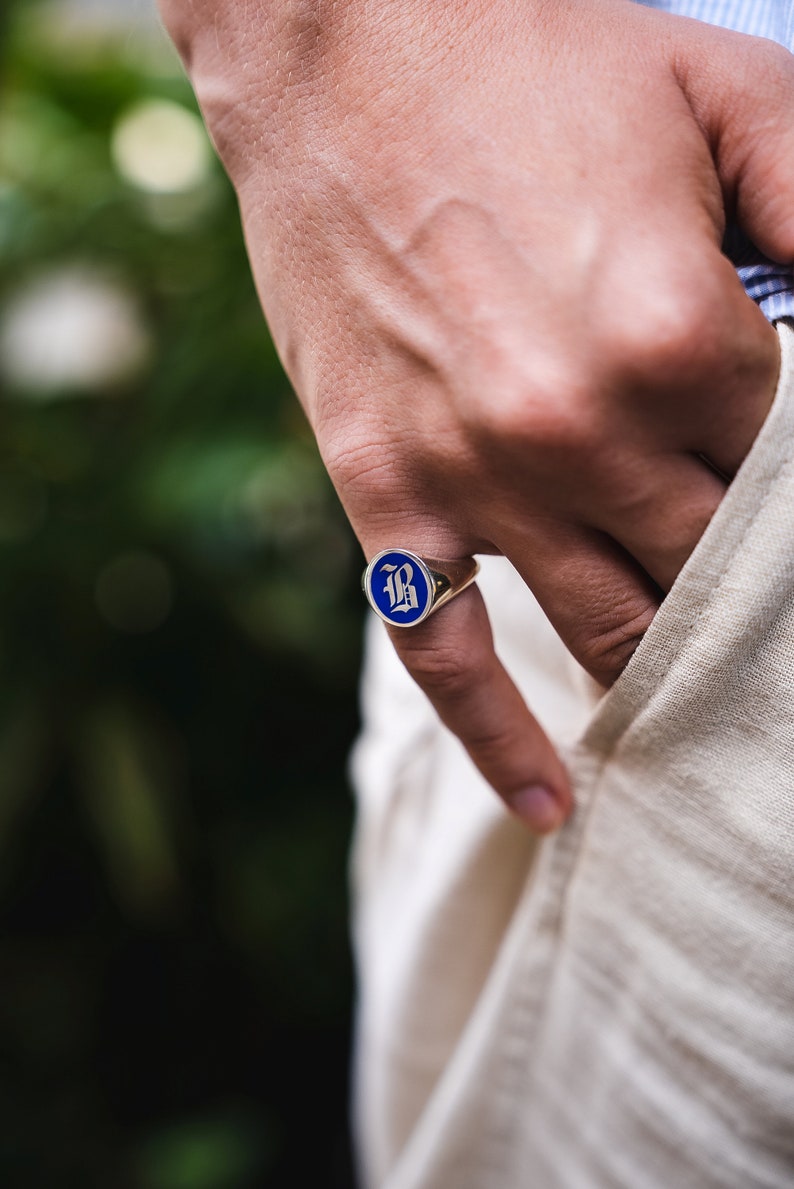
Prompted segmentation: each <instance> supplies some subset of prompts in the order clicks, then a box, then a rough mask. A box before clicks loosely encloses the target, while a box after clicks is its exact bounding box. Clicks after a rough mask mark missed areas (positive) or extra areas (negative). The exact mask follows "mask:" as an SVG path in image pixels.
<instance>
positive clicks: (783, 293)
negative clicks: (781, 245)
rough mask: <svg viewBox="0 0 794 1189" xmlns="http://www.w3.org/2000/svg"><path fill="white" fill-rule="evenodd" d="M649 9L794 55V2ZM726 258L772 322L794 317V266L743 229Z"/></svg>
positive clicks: (697, 1)
mask: <svg viewBox="0 0 794 1189" xmlns="http://www.w3.org/2000/svg"><path fill="white" fill-rule="evenodd" d="M638 2H639V3H641V4H645V5H647V6H648V7H649V8H659V9H663V10H664V11H665V12H674V13H677V14H678V15H679V16H687V17H696V18H697V19H698V20H701V21H708V22H709V23H710V24H712V25H722V26H723V27H724V28H726V29H734V30H736V31H737V32H738V33H750V34H752V35H753V36H755V37H768V38H769V39H770V40H771V41H777V42H779V43H780V45H783V46H785V47H786V49H788V50H790V51H792V52H794V0H638ZM724 248H725V252H726V254H727V255H728V256H729V257H730V259H731V260H732V261H733V263H734V264H735V265H736V268H737V270H738V272H739V276H740V277H741V279H742V283H743V285H744V287H745V289H746V290H747V292H748V294H749V295H750V297H752V298H753V300H754V301H757V302H758V304H759V306H760V307H761V309H762V310H763V311H764V313H765V314H766V316H767V318H769V320H770V321H774V320H775V319H776V318H786V317H789V318H790V317H794V265H785V264H776V263H774V262H773V261H771V260H768V259H767V257H766V256H763V255H762V254H761V253H760V252H759V251H758V249H757V248H755V247H754V246H753V245H752V244H751V243H750V241H749V240H748V239H747V237H746V236H745V235H743V234H742V233H741V231H740V230H739V229H738V228H737V227H730V228H729V229H728V232H727V234H726V237H725V244H724Z"/></svg>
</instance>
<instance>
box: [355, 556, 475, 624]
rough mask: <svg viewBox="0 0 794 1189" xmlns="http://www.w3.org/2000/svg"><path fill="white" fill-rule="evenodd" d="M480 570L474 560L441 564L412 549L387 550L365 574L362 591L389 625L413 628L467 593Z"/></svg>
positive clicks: (467, 559) (368, 567)
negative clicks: (452, 600) (456, 597)
mask: <svg viewBox="0 0 794 1189" xmlns="http://www.w3.org/2000/svg"><path fill="white" fill-rule="evenodd" d="M479 568H480V567H479V565H478V563H477V562H476V561H475V560H474V558H473V557H465V558H462V559H461V560H459V561H439V560H438V559H437V558H432V557H420V556H419V554H418V553H413V552H412V551H411V550H410V549H383V550H382V551H381V552H380V553H376V555H375V556H374V557H373V559H372V561H371V562H370V563H369V565H368V566H367V568H366V570H365V571H364V573H363V575H362V578H361V589H362V590H363V591H364V594H365V595H366V597H367V602H368V603H369V605H370V607H371V608H372V610H373V611H374V612H375V614H376V615H379V616H380V617H381V619H382V620H384V622H385V623H388V624H391V626H392V627H398V628H412V627H416V625H417V624H418V623H422V621H423V620H425V619H427V617H428V615H432V614H433V612H434V611H437V610H438V608H439V607H443V606H444V604H445V603H448V602H449V601H450V599H454V598H455V596H456V595H459V594H460V593H461V591H462V590H465V589H466V587H467V586H469V585H470V584H471V583H472V582H473V581H474V579H475V577H476V575H477V571H478V570H479Z"/></svg>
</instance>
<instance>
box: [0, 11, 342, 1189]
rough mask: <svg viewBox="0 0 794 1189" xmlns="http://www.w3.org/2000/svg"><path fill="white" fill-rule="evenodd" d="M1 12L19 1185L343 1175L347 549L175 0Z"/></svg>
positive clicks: (11, 947)
mask: <svg viewBox="0 0 794 1189" xmlns="http://www.w3.org/2000/svg"><path fill="white" fill-rule="evenodd" d="M1 11H2V16H1V17H0V22H1V23H2V28H1V29H0V39H1V41H0V44H1V45H2V50H1V51H0V53H1V56H2V92H0V260H2V273H1V274H0V382H1V383H2V395H1V396H0V430H1V432H0V674H1V676H0V1061H1V1062H2V1067H1V1073H0V1185H2V1186H3V1189H17V1187H23V1189H28V1187H31V1186H47V1187H48V1189H65V1187H71V1186H74V1187H79V1189H93V1187H94V1186H101V1187H103V1189H104V1187H112V1189H247V1187H261V1186H293V1185H294V1186H298V1185H305V1184H306V1185H318V1186H320V1185H321V1186H323V1189H335V1187H339V1189H342V1187H347V1186H350V1185H351V1183H352V1177H351V1172H350V1157H349V1145H348V1139H347V1121H346V1120H347V1092H348V1091H347V1058H348V1046H349V1011H350V1002H351V997H352V996H351V976H350V964H349V955H348V950H347V940H346V929H347V926H346V904H345V894H346V887H345V884H346V862H347V845H348V836H349V830H350V818H351V803H350V795H349V791H348V789H347V786H346V782H345V761H346V755H347V751H348V748H349V745H350V742H351V740H352V738H353V736H354V733H355V729H356V697H355V686H356V674H357V667H358V662H359V649H360V631H361V612H360V596H359V594H358V591H357V589H356V574H357V571H358V569H359V565H360V562H359V557H358V554H357V550H356V547H355V544H354V542H353V541H352V538H351V536H350V533H349V531H348V529H347V527H346V525H345V522H344V519H343V517H342V514H341V512H340V510H339V508H338V506H337V504H336V501H335V497H334V496H333V493H332V492H331V490H330V488H329V485H328V483H327V480H326V479H325V477H324V474H323V471H322V469H321V467H320V465H319V462H318V459H317V457H316V454H315V450H314V447H313V443H312V439H311V436H310V434H309V432H308V430H307V428H306V426H305V424H304V422H303V420H302V416H301V414H300V412H299V410H298V407H297V405H296V403H295V400H294V398H293V397H292V395H291V393H290V391H289V386H288V384H287V382H286V381H285V379H284V376H283V374H282V372H281V370H280V367H279V365H278V362H277V360H276V357H275V354H274V352H273V349H272V346H271V345H270V343H269V340H268V337H267V333H266V331H265V328H264V324H263V321H262V317H261V314H260V311H259V308H258V305H257V302H256V298H255V295H254V292H253V286H252V283H251V280H250V276H249V271H248V266H247V263H246V259H245V253H244V249H243V245H242V240H241V234H240V229H239V222H238V215H237V209H236V205H235V201H234V196H233V194H232V193H231V191H230V187H229V185H228V183H227V182H226V180H225V178H224V176H223V173H222V171H221V169H220V167H219V166H218V164H217V162H216V161H215V159H214V157H213V155H212V152H211V150H210V148H209V145H208V142H207V140H206V137H205V135H204V132H203V130H202V127H201V124H200V121H199V120H198V118H197V116H196V114H195V113H196V108H195V104H194V101H193V98H192V95H191V92H190V89H189V87H188V85H187V83H186V82H185V80H184V78H183V76H182V74H181V70H180V68H179V66H178V63H177V61H176V58H175V55H174V53H173V51H172V50H171V48H170V46H169V45H168V43H167V42H166V39H165V37H164V35H163V34H162V32H161V31H160V30H159V28H158V26H157V24H156V21H155V20H154V19H153V16H152V13H151V10H150V8H149V7H148V5H147V4H144V3H143V0H140V2H139V3H136V2H134V0H126V2H125V0H116V2H115V3H111V0H95V2H92V0H56V2H52V0H46V2H45V0H41V2H38V3H37V2H36V0H23V2H22V3H16V4H12V5H11V6H10V7H8V6H7V7H6V8H5V9H3V10H1Z"/></svg>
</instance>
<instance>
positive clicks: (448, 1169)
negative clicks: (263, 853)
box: [353, 323, 794, 1189]
mask: <svg viewBox="0 0 794 1189" xmlns="http://www.w3.org/2000/svg"><path fill="white" fill-rule="evenodd" d="M778 330H779V333H780V337H781V346H782V372H781V379H780V381H779V384H778V392H777V396H776V399H775V403H774V406H773V408H772V411H771V412H770V414H769V417H768V419H767V421H766V424H765V426H764V428H763V429H762V431H761V433H760V435H759V437H758V439H757V441H756V443H755V445H754V447H753V449H752V452H751V454H750V456H749V457H748V459H747V460H746V462H745V463H744V465H743V467H742V469H741V471H740V472H739V475H738V476H737V478H736V479H735V481H734V482H733V484H732V485H731V487H730V489H729V491H728V493H727V495H726V497H725V499H724V501H723V503H722V505H721V506H720V508H719V510H718V512H717V514H716V515H715V517H714V519H713V521H712V523H711V524H710V526H709V528H708V530H707V531H706V533H705V535H704V537H703V539H702V540H701V542H700V543H699V545H698V547H697V549H696V550H695V553H694V554H693V556H692V557H691V558H690V560H689V562H688V563H687V565H686V567H685V568H684V570H683V572H682V573H681V575H680V577H679V578H678V580H677V582H676V584H675V586H674V587H673V589H672V591H671V592H670V594H669V595H668V597H667V598H666V599H665V601H664V603H663V605H662V607H661V610H660V611H659V613H658V615H657V616H656V619H655V620H654V622H653V624H652V626H651V628H650V630H649V632H648V634H647V636H646V637H645V639H644V641H643V643H642V644H641V646H640V648H639V649H638V651H637V653H636V655H635V656H634V658H633V659H632V661H631V663H630V664H629V666H628V668H627V669H626V671H625V673H624V674H623V675H622V676H621V677H620V679H619V680H618V682H617V684H616V685H615V686H614V687H613V688H612V689H611V690H610V691H609V692H608V693H606V694H604V693H603V691H601V690H600V688H599V687H597V686H595V685H594V683H592V682H591V681H590V680H589V679H588V678H587V677H586V676H585V675H584V673H583V671H582V670H581V669H580V668H579V667H578V666H577V665H576V664H575V662H574V661H573V660H572V659H571V658H570V657H569V656H568V654H567V653H566V651H565V650H564V648H563V647H562V645H561V644H560V642H559V641H558V639H557V637H556V636H555V634H554V632H553V631H552V629H551V628H550V626H549V625H548V623H547V622H546V620H545V619H544V617H543V615H542V613H541V612H540V610H539V608H538V607H537V605H536V604H535V603H534V601H533V599H532V597H531V595H529V593H528V592H527V590H526V588H525V587H524V586H523V584H522V583H521V581H520V580H519V579H518V578H517V576H516V575H515V573H514V572H513V571H512V569H511V568H510V566H509V565H508V563H506V562H505V561H504V560H503V559H499V558H493V559H488V558H486V559H485V565H484V567H483V573H482V580H481V588H482V590H483V594H484V595H485V598H486V601H487V602H488V605H489V609H490V610H491V614H492V620H493V625H494V631H495V635H496V641H497V647H498V649H499V651H500V654H501V655H502V656H503V658H504V659H505V661H506V663H507V665H508V667H509V669H510V670H511V672H512V673H513V675H514V677H515V679H516V681H517V682H518V685H519V686H520V688H521V690H522V692H523V693H524V695H525V697H526V699H527V702H528V704H529V705H530V706H531V707H532V709H533V710H534V711H535V713H536V714H537V715H538V717H539V719H540V720H541V722H542V723H543V726H544V727H545V729H546V730H547V731H548V733H549V735H550V736H551V738H552V739H553V740H554V742H555V743H556V744H557V746H558V747H559V749H560V751H561V753H562V755H563V758H564V759H565V761H566V763H567V765H568V767H569V770H570V772H571V773H572V776H573V781H574V789H575V793H576V812H575V814H574V816H573V817H572V819H571V821H570V822H569V823H568V824H567V825H566V826H565V827H564V828H563V829H562V830H561V831H560V832H559V833H558V834H556V835H554V836H552V837H549V838H548V839H546V840H545V841H543V842H540V843H536V842H534V841H533V840H532V839H531V838H530V837H529V836H528V834H527V833H526V831H525V830H524V828H523V827H522V826H521V825H519V824H518V823H516V822H515V821H513V820H512V819H511V818H510V817H509V816H508V814H507V812H506V811H505V810H504V808H503V807H502V805H501V803H500V802H499V801H498V800H497V798H496V796H495V795H494V794H493V793H492V792H491V791H490V790H489V788H488V787H487V786H486V784H485V783H484V781H483V780H482V779H481V778H480V777H479V776H478V775H477V774H476V773H475V772H474V771H473V769H472V767H471V765H470V763H469V761H468V759H467V757H466V755H465V753H464V752H463V750H462V748H461V747H460V745H459V744H458V742H457V741H456V740H455V739H454V738H453V737H452V736H451V735H450V734H449V733H448V732H447V731H446V730H445V729H444V728H443V727H442V726H441V725H440V724H439V723H438V721H437V720H436V718H435V717H434V714H433V712H432V711H431V710H430V709H429V706H428V704H427V703H426V701H425V699H424V697H423V695H422V694H421V693H420V692H419V691H418V690H417V689H416V688H415V687H414V685H413V684H412V682H411V680H410V679H409V678H408V676H407V675H406V674H405V672H404V671H403V670H402V668H401V666H400V664H399V662H398V661H397V660H396V658H395V656H394V654H393V652H392V651H391V646H390V644H389V643H388V640H387V638H386V636H385V632H383V631H382V628H381V625H380V624H379V623H377V624H373V625H372V628H371V631H372V634H371V637H370V641H369V643H370V645H371V647H370V654H369V662H368V668H367V672H366V674H365V682H364V696H365V728H364V733H363V735H362V738H361V740H360V742H359V744H358V746H357V750H356V753H355V756H354V763H353V768H354V776H355V783H356V787H357V790H358V795H359V799H360V810H359V824H358V832H357V838H356V842H355V846H354V854H353V884H354V896H355V905H356V916H355V945H356V951H357V958H358V963H359V973H360V1004H359V1016H358V1043H357V1057H356V1104H355V1113H356V1125H357V1131H358V1140H359V1148H360V1152H361V1162H362V1166H363V1173H362V1181H363V1184H364V1185H366V1186H368V1187H370V1189H618V1187H619V1189H712V1187H713V1189H761V1187H763V1189H783V1187H784V1186H785V1187H792V1186H794V1010H792V1009H793V1007H794V328H792V326H791V325H789V324H787V323H782V324H779V325H778ZM442 614H443V612H442Z"/></svg>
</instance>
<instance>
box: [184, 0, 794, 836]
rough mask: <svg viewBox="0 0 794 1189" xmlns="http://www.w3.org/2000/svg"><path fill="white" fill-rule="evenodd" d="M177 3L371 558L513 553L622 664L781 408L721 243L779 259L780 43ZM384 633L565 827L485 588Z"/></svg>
mask: <svg viewBox="0 0 794 1189" xmlns="http://www.w3.org/2000/svg"><path fill="white" fill-rule="evenodd" d="M164 11H165V16H166V20H167V22H168V24H169V27H170V30H171V32H172V34H173V36H174V37H175V39H176V41H177V44H178V45H179V46H180V49H181V50H182V52H183V55H184V57H185V60H186V62H187V64H188V68H189V70H190V72H191V75H192V78H193V82H194V85H195V87H196V90H197V94H198V96H199V99H200V101H201V103H202V106H203V109H204V112H205V115H206V118H207V121H208V125H209V128H210V131H211V133H212V134H213V136H214V138H215V141H216V143H217V145H218V147H219V150H220V152H221V154H222V156H223V158H224V161H225V163H226V166H227V168H228V170H229V172H230V175H231V177H232V180H233V181H234V183H235V185H236V187H237V190H238V193H239V196H240V201H241V206H242V212H243V220H244V226H245V231H246V236H247V239H248V245H249V250H250V255H251V260H252V264H253V268H254V272H255V275H256V279H257V283H258V286H259V291H260V295H261V298H262V302H263V305H264V308H265V312H266V315H267V317H268V321H269V323H270V326H271V329H272V331H273V335H274V338H275V341H276V344H277V347H278V349H279V351H280V353H281V355H282V358H283V360H284V362H285V365H286V367H287V370H288V372H289V375H290V377H291V379H292V381H293V383H294V385H295V388H296V390H297V392H298V395H299V396H300V399H301V400H302V402H303V404H304V406H305V408H306V411H307V414H308V416H309V418H310V420H311V423H312V425H313V427H314V430H315V433H316V435H317V440H318V443H319V447H320V450H321V452H322V455H323V458H324V460H325V463H326V465H327V467H328V470H329V473H330V475H331V478H332V480H333V482H334V483H335V485H336V488H337V490H338V492H339V495H340V498H341V499H342V502H343V504H344V506H345V508H346V510H347V512H348V514H349V516H350V520H351V522H352V524H353V527H354V529H355V531H356V533H357V534H358V537H359V540H360V541H361V544H362V547H363V549H364V552H365V554H366V555H367V557H371V556H372V555H373V554H374V553H376V552H378V551H379V550H381V549H384V548H386V547H389V546H406V547H408V548H410V549H413V550H414V551H415V552H417V553H420V554H425V555H428V556H431V557H448V558H455V557H463V556H466V555H469V554H473V553H502V554H504V555H505V556H506V557H508V558H509V559H510V561H511V562H512V563H513V565H514V566H515V567H516V568H517V570H518V571H519V572H520V574H521V575H522V576H523V578H524V579H525V581H526V582H527V584H528V586H530V587H531V589H532V590H533V592H534V593H535V595H536V596H537V598H538V600H539V601H540V603H541V605H542V606H543V608H544V610H545V611H546V613H547V615H548V616H549V618H550V619H551V621H552V623H553V624H554V625H555V627H556V628H557V630H558V632H559V633H560V635H561V637H562V639H563V640H564V641H565V643H566V644H567V645H568V647H569V648H570V649H571V651H572V652H573V654H574V656H576V657H577V659H578V660H579V661H580V662H581V663H582V664H583V665H584V666H585V668H586V669H587V670H588V671H589V672H590V673H591V674H592V675H593V676H594V677H596V678H597V679H598V680H599V681H601V682H602V683H604V684H605V685H608V684H610V683H611V682H612V681H614V679H615V678H616V677H617V676H618V675H619V674H620V672H621V671H622V669H623V668H624V667H625V665H626V663H627V661H628V660H629V658H630V657H631V655H632V653H633V651H634V649H635V648H636V646H637V644H638V642H639V641H640V639H641V638H642V636H643V633H644V632H645V630H646V629H647V627H648V625H649V623H650V621H651V619H652V618H653V615H654V613H655V611H656V609H657V607H658V604H659V601H660V599H661V598H662V597H663V594H664V592H665V591H666V590H667V589H668V588H669V587H670V585H671V584H672V582H673V581H674V579H675V577H676V575H677V573H678V572H679V570H680V568H681V566H682V565H683V563H684V562H685V560H686V558H687V557H688V556H689V554H690V552H691V551H692V549H693V547H694V545H695V544H696V542H697V540H698V538H699V537H700V535H701V533H702V532H703V529H704V528H705V526H706V524H707V523H708V521H709V519H710V517H711V515H712V514H713V512H714V510H715V508H716V506H717V504H718V503H719V501H720V499H721V497H722V495H723V492H724V489H725V480H724V479H723V477H722V476H731V475H733V474H734V473H735V471H736V469H737V468H738V466H739V465H740V463H741V461H742V459H743V458H744V457H745V455H746V453H747V451H748V449H749V447H750V445H751V443H752V441H753V438H754V436H755V434H756V433H757V431H758V429H759V427H760V425H761V423H762V421H763V419H764V416H765V414H766V412H767V410H768V407H769V404H770V402H771V398H772V395H773V391H774V385H775V378H776V374H777V367H778V356H777V340H776V336H775V335H774V332H773V331H772V330H771V328H770V327H769V326H768V325H767V323H766V322H765V320H764V318H763V316H762V315H761V314H760V313H759V312H758V310H757V309H756V307H755V306H754V305H753V303H752V302H750V301H749V299H747V298H746V296H745V294H744V292H743V290H742V287H741V285H740V283H739V281H738V279H737V277H736V274H735V272H734V270H733V268H732V267H731V265H730V264H729V262H728V261H727V260H726V259H725V258H724V257H723V256H722V254H721V252H720V243H721V240H722V234H723V230H724V219H725V215H724V211H725V209H728V210H729V211H731V212H735V213H736V215H737V217H738V218H739V220H740V221H741V223H742V224H743V226H744V227H745V229H746V231H747V232H748V233H749V234H750V236H751V237H752V238H753V239H754V240H755V242H756V243H757V244H758V245H759V246H760V247H761V248H762V249H764V250H765V251H766V252H767V253H768V254H770V255H771V256H773V257H774V258H776V259H778V260H792V259H794V59H792V58H791V56H790V55H788V54H787V53H786V52H785V51H784V50H781V49H780V48H779V47H777V46H775V45H773V44H772V43H770V42H764V41H761V40H760V39H751V38H747V37H743V36H740V35H736V34H731V33H726V32H724V31H722V30H717V29H714V28H711V27H709V26H706V25H702V24H700V23H698V22H695V21H690V20H685V19H681V18H676V17H669V16H666V15H663V14H660V13H656V12H653V11H650V10H648V9H645V8H642V7H640V6H638V5H635V4H633V3H630V2H628V0H575V2H573V0H571V2H569V0H560V2H559V3H556V2H555V3H554V4H549V3H546V2H544V0H524V2H522V3H520V4H519V3H516V2H515V0H457V2H456V3H454V4H449V3H443V2H442V3H435V2H434V3H427V0H421V2H420V0H400V2H399V3H397V2H394V0H384V2H383V3H382V4H378V5H375V4H372V3H370V2H369V0H336V2H334V0H263V2H262V4H260V5H258V6H255V7H254V8H252V7H251V6H249V5H247V4H245V3H243V2H242V0H166V2H165V3H164ZM704 459H708V460H710V462H711V463H712V464H713V467H711V466H709V465H708V463H707V462H706V461H704ZM718 472H719V473H718ZM393 639H394V644H395V647H396V648H397V650H398V652H399V654H400V656H401V657H402V659H403V661H404V662H405V664H406V666H407V667H408V669H409V671H410V672H411V673H412V674H413V676H414V677H415V678H416V680H417V681H418V682H419V684H420V685H421V686H422V688H423V689H424V690H425V691H426V693H427V694H428V696H429V697H430V699H431V701H432V702H433V704H434V705H435V707H436V709H437V710H438V712H439V714H440V715H441V717H442V719H443V720H444V721H445V722H446V723H447V725H448V726H449V727H450V728H451V729H452V730H453V731H454V732H455V733H456V734H457V735H458V736H459V737H460V739H461V740H462V741H463V743H464V744H465V745H466V747H467V748H468V750H469V752H470V754H471V756H472V759H473V760H474V762H475V763H476V764H477V765H478V767H479V768H480V769H481V771H482V772H483V774H484V775H485V776H486V777H487V779H488V780H489V781H490V782H491V784H492V785H493V787H494V788H495V789H496V790H497V792H499V793H500V794H501V795H502V796H503V797H504V798H505V800H506V801H507V803H508V804H509V805H511V806H512V808H513V809H515V810H516V811H517V812H519V813H520V814H521V815H522V816H523V817H524V819H525V820H526V821H527V822H528V823H529V824H530V825H531V826H532V827H533V828H534V829H536V830H540V831H544V830H548V829H552V828H554V827H555V826H556V825H558V824H559V823H560V822H561V821H562V820H563V818H564V817H565V815H566V814H567V812H568V811H569V808H570V800H571V797H570V790H569V787H568V783H567V779H566V775H565V772H564V770H563V768H562V765H561V764H560V762H559V760H558V759H557V758H556V756H555V754H554V752H553V749H552V748H551V746H550V744H549V743H548V741H547V740H546V739H545V737H544V736H543V734H542V732H541V731H540V728H539V727H538V725H537V724H536V723H535V721H534V719H533V718H532V717H531V715H530V713H529V711H528V710H527V708H526V707H525V705H524V703H523V701H522V699H521V697H520V695H519V694H518V692H517V690H516V688H515V686H514V685H513V683H512V681H511V680H510V678H509V677H508V675H507V673H506V672H505V670H504V668H503V667H502V665H501V663H500V661H499V660H498V659H497V657H496V655H495V653H494V649H493V644H492V640H491V634H490V629H489V624H488V617H487V614H486V611H485V608H484V606H483V603H482V599H481V597H480V595H479V593H478V591H477V589H476V588H475V587H472V588H470V589H469V590H468V591H466V592H465V593H464V594H462V595H461V596H460V597H459V598H458V599H456V600H455V601H454V602H452V603H451V604H450V605H449V606H448V607H445V608H444V609H443V610H441V611H440V612H439V613H438V615H436V616H433V617H432V618H431V619H429V620H428V621H426V622H425V623H423V624H422V625H420V626H419V627H417V628H414V629H411V630H405V631H402V632H394V633H393Z"/></svg>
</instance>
